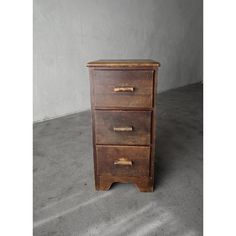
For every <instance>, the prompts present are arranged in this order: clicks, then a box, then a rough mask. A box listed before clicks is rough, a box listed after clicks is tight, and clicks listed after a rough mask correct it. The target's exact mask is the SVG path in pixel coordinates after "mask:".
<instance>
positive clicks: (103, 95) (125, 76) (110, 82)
mask: <svg viewBox="0 0 236 236" xmlns="http://www.w3.org/2000/svg"><path fill="white" fill-rule="evenodd" d="M93 83H94V106H95V107H96V108H99V107H117V106H119V107H130V108H134V107H137V108H138V107H149V108H150V107H152V106H153V71H152V70H140V71H136V70H94V72H93ZM117 88H133V91H123V92H122V91H120V92H116V91H114V90H115V89H117Z"/></svg>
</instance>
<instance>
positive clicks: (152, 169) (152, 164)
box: [150, 69, 158, 187]
mask: <svg viewBox="0 0 236 236" xmlns="http://www.w3.org/2000/svg"><path fill="white" fill-rule="evenodd" d="M157 72H158V70H157V69H156V70H155V71H154V83H153V112H152V146H151V149H152V150H151V161H150V177H151V179H152V183H153V187H154V185H155V182H154V181H155V174H156V173H155V163H156V157H157V153H156V142H157V134H156V132H157V131H156V126H157V104H156V103H157V101H156V98H157V77H158V73H157Z"/></svg>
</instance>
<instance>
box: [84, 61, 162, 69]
mask: <svg viewBox="0 0 236 236" xmlns="http://www.w3.org/2000/svg"><path fill="white" fill-rule="evenodd" d="M87 66H88V67H99V68H101V67H111V68H117V67H121V68H134V67H141V68H143V67H154V68H157V67H159V66H160V63H159V62H157V61H153V60H143V59H142V60H139V59H135V60H97V61H91V62H88V64H87Z"/></svg>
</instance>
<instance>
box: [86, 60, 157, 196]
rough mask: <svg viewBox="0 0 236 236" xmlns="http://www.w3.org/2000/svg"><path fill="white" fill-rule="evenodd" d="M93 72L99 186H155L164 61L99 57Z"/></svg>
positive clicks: (92, 65)
mask: <svg viewBox="0 0 236 236" xmlns="http://www.w3.org/2000/svg"><path fill="white" fill-rule="evenodd" d="M87 66H88V67H89V75H90V92H91V108H92V133H93V149H94V152H93V154H94V177H95V187H96V190H108V189H109V188H110V187H111V185H112V183H114V182H120V183H133V184H135V185H136V186H137V188H138V189H139V190H140V191H141V192H152V191H153V190H154V174H155V171H154V169H155V166H154V163H155V141H156V105H155V101H156V87H157V86H156V85H157V69H158V67H159V66H160V63H159V62H155V61H152V60H99V61H94V62H90V63H88V64H87Z"/></svg>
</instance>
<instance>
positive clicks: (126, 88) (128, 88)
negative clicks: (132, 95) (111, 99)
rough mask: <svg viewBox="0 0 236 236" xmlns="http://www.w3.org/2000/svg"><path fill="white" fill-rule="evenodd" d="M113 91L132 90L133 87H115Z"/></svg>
mask: <svg viewBox="0 0 236 236" xmlns="http://www.w3.org/2000/svg"><path fill="white" fill-rule="evenodd" d="M113 90H114V92H133V91H134V87H115V88H114V89H113Z"/></svg>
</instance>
